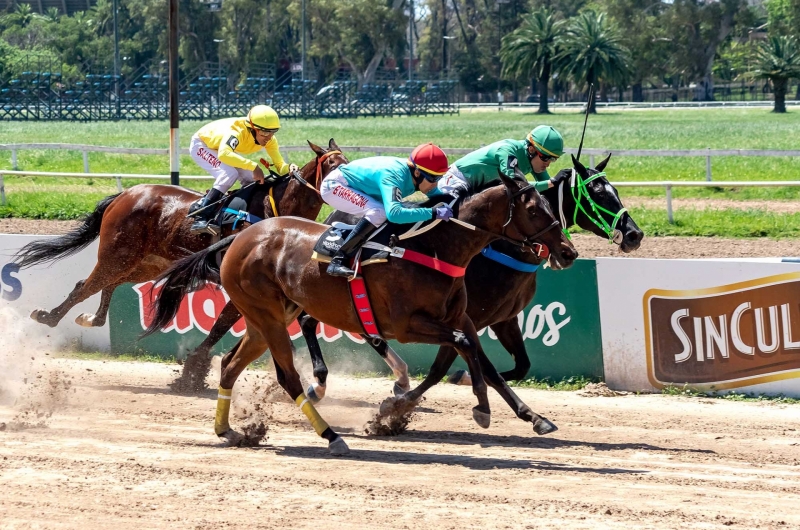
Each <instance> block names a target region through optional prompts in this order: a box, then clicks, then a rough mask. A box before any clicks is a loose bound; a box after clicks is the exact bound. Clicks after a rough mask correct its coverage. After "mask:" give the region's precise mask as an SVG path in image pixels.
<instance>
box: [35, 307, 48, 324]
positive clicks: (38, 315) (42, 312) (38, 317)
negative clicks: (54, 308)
mask: <svg viewBox="0 0 800 530" xmlns="http://www.w3.org/2000/svg"><path fill="white" fill-rule="evenodd" d="M46 313H47V311H45V310H44V309H34V310H33V311H32V312H31V318H32V319H33V320H35V321H36V322H38V323H40V324H44V322H42V321H41V318H42V317H43V316H44V315H45V314H46Z"/></svg>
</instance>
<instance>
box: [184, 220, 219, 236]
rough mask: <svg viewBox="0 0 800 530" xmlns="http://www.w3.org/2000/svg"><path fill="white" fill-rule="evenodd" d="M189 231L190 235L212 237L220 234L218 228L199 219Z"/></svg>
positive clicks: (209, 222)
mask: <svg viewBox="0 0 800 530" xmlns="http://www.w3.org/2000/svg"><path fill="white" fill-rule="evenodd" d="M189 231H190V232H191V233H192V234H211V235H212V236H218V235H219V234H220V232H221V229H220V227H219V226H217V225H215V224H212V223H211V221H203V220H202V219H201V220H198V221H195V222H194V224H192V228H190V229H189Z"/></svg>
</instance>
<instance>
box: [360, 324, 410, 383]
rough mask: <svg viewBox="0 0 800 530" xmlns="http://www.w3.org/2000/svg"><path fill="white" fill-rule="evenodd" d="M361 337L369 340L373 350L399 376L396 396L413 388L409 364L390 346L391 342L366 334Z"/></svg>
mask: <svg viewBox="0 0 800 530" xmlns="http://www.w3.org/2000/svg"><path fill="white" fill-rule="evenodd" d="M361 338H362V339H364V340H365V341H367V344H369V345H370V346H371V347H372V349H373V350H375V351H376V352H378V355H380V356H381V358H382V359H383V361H384V362H385V363H386V365H387V366H388V367H389V368H391V370H392V373H393V374H394V376H395V377H396V378H397V380H396V381H395V382H394V388H393V392H394V395H395V396H401V395H403V394H405V393H406V392H408V391H409V390H410V389H411V382H410V381H409V378H408V365H407V364H406V362H405V361H404V360H403V359H402V358H401V357H400V356H399V355H397V352H395V351H394V349H393V348H392V347H391V346H389V343H388V342H386V341H385V340H383V339H379V338H371V337H368V336H366V335H361Z"/></svg>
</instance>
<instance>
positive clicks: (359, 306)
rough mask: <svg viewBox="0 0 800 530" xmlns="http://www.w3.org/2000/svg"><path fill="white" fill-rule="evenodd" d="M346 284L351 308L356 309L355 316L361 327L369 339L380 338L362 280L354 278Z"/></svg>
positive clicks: (357, 277) (358, 277) (359, 277)
mask: <svg viewBox="0 0 800 530" xmlns="http://www.w3.org/2000/svg"><path fill="white" fill-rule="evenodd" d="M348 283H349V285H350V295H351V296H352V297H353V307H355V308H356V314H357V315H358V319H359V320H360V321H361V326H362V327H363V328H364V331H365V332H366V334H367V335H369V336H370V337H380V336H381V334H380V332H379V331H378V324H377V323H376V322H375V315H374V313H373V312H372V306H371V305H370V303H369V297H368V296H367V286H366V285H365V284H364V278H362V277H361V276H356V277H355V278H353V279H352V280H350V282H348Z"/></svg>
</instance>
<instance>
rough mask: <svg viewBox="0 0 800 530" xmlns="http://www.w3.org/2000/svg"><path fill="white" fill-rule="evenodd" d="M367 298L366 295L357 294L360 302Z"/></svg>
mask: <svg viewBox="0 0 800 530" xmlns="http://www.w3.org/2000/svg"><path fill="white" fill-rule="evenodd" d="M365 296H367V295H365V294H357V295H356V298H358V299H359V300H360V299H362V298H364V297H365Z"/></svg>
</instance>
